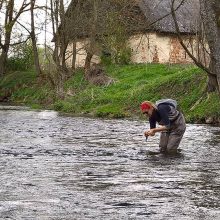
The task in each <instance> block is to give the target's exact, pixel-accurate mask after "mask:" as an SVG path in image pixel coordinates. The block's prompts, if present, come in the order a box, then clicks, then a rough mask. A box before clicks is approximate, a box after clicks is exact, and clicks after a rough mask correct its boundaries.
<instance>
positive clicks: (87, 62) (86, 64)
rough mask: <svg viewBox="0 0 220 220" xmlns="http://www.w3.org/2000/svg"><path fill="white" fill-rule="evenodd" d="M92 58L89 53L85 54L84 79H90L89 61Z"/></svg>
mask: <svg viewBox="0 0 220 220" xmlns="http://www.w3.org/2000/svg"><path fill="white" fill-rule="evenodd" d="M92 57H93V54H92V53H90V52H87V55H86V60H85V66H84V69H85V78H86V79H87V80H88V79H89V78H90V70H91V65H90V63H91V60H92Z"/></svg>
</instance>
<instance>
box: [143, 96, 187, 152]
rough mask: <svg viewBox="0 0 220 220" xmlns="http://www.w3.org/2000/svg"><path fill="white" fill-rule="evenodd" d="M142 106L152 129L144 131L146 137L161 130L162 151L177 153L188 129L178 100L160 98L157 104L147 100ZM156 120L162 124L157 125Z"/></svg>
mask: <svg viewBox="0 0 220 220" xmlns="http://www.w3.org/2000/svg"><path fill="white" fill-rule="evenodd" d="M140 107H141V111H142V113H143V114H146V115H147V116H148V117H149V123H150V129H149V130H147V131H145V132H144V135H145V136H146V138H147V137H148V136H154V135H155V133H156V132H161V135H160V144H159V148H160V152H161V153H168V154H175V153H177V152H178V150H177V148H178V147H179V144H180V141H181V139H182V137H183V134H184V132H185V130H186V124H185V119H184V116H183V114H182V113H180V112H179V111H178V110H177V109H176V107H177V102H176V101H175V100H172V99H163V100H159V101H157V102H156V103H155V104H153V103H152V102H149V101H145V102H143V103H142V104H141V105H140ZM156 122H158V123H159V125H161V126H160V127H156Z"/></svg>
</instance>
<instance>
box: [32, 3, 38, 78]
mask: <svg viewBox="0 0 220 220" xmlns="http://www.w3.org/2000/svg"><path fill="white" fill-rule="evenodd" d="M35 2H36V0H30V5H31V7H30V12H31V33H30V36H31V40H32V47H33V53H34V64H35V70H36V73H37V75H38V76H39V75H41V68H40V63H39V55H38V50H37V41H36V34H35V23H34V6H35Z"/></svg>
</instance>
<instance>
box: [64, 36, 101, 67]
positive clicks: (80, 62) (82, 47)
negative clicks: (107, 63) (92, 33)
mask: <svg viewBox="0 0 220 220" xmlns="http://www.w3.org/2000/svg"><path fill="white" fill-rule="evenodd" d="M87 44H88V39H86V40H81V41H78V42H77V43H76V52H77V55H76V67H83V66H84V64H85V59H86V46H87ZM72 51H73V44H72V43H70V44H69V45H68V47H67V56H66V57H67V66H69V67H70V66H71V64H72ZM91 62H92V63H96V64H97V63H100V58H99V56H97V55H94V56H93V58H92V61H91Z"/></svg>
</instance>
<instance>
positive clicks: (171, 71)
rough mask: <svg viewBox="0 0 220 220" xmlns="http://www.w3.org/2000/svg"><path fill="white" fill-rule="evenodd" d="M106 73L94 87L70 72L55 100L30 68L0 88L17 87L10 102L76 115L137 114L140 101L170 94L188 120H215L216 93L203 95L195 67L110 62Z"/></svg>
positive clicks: (8, 78) (10, 77)
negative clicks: (106, 77)
mask: <svg viewBox="0 0 220 220" xmlns="http://www.w3.org/2000/svg"><path fill="white" fill-rule="evenodd" d="M105 71H106V72H107V74H108V75H109V76H110V77H112V78H113V79H114V83H113V84H111V85H110V86H94V85H92V84H90V83H88V82H87V81H85V80H84V78H83V74H82V72H81V71H79V72H77V73H75V74H74V76H73V77H71V78H70V79H69V80H68V81H67V82H66V83H65V91H66V97H65V99H64V100H56V99H55V98H54V91H53V90H52V89H51V88H50V87H49V86H48V84H45V83H44V84H40V85H39V83H36V76H35V75H34V72H32V71H31V72H26V73H24V72H21V73H17V72H16V73H14V74H9V75H8V76H6V77H4V78H3V80H2V81H1V83H0V86H1V87H3V89H1V90H0V91H1V92H2V91H3V90H4V89H7V88H11V89H12V88H16V87H18V85H19V89H16V90H14V91H13V93H12V100H13V101H16V102H17V101H23V102H24V103H26V104H28V105H31V106H33V107H38V106H40V105H43V104H44V105H46V106H47V103H50V104H51V103H52V106H53V107H52V108H54V109H55V110H58V111H62V112H68V113H74V114H77V115H78V114H87V115H92V116H96V117H108V118H123V117H134V116H135V117H136V116H138V117H142V116H141V114H140V110H139V105H140V103H141V102H142V101H144V100H150V101H153V102H154V101H156V100H158V99H161V98H173V99H176V100H177V101H178V104H179V108H180V109H181V110H182V111H183V113H184V114H185V116H186V119H187V121H188V122H204V121H205V119H206V118H207V117H212V118H216V119H218V118H220V111H219V109H220V102H219V96H218V95H217V94H215V93H213V94H210V95H208V94H207V93H206V81H207V76H206V74H205V73H203V72H201V70H199V69H198V68H196V67H195V66H189V65H163V64H148V65H146V64H136V65H126V66H116V65H115V66H107V67H105ZM18 75H19V77H20V78H19V80H17V79H18ZM48 100H50V101H48ZM45 103H46V104H45Z"/></svg>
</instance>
